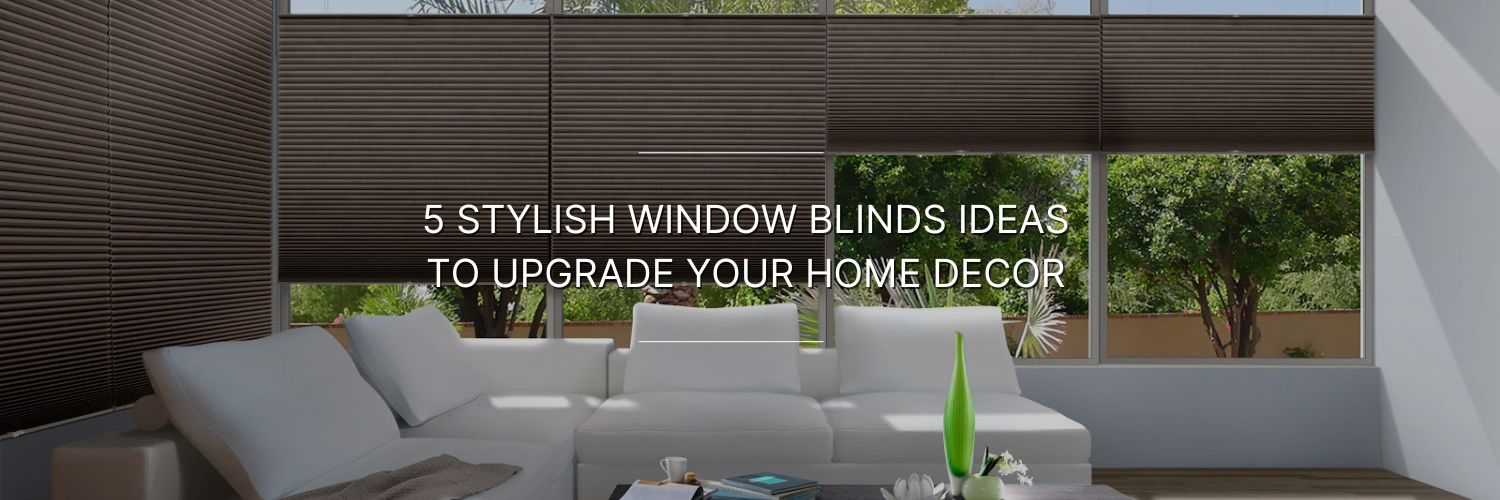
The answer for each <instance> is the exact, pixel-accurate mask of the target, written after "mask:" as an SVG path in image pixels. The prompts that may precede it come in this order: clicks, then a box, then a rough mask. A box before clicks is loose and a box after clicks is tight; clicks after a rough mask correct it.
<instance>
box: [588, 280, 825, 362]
mask: <svg viewBox="0 0 1500 500" xmlns="http://www.w3.org/2000/svg"><path fill="white" fill-rule="evenodd" d="M563 297H564V299H563V303H564V307H563V335H564V336H566V337H567V338H573V339H576V338H607V339H614V341H615V347H618V348H625V347H630V329H631V321H632V320H633V318H634V314H633V309H634V308H635V305H636V304H637V303H639V302H654V303H659V304H669V305H680V306H687V307H742V306H758V305H766V304H781V303H787V302H790V303H794V304H797V307H798V315H799V316H800V317H801V318H802V325H801V335H802V339H803V340H806V341H808V342H806V343H804V344H802V346H803V347H818V344H817V343H815V342H813V341H816V340H818V302H817V301H818V294H817V293H816V290H815V289H813V288H808V287H804V286H794V287H761V288H751V287H748V286H743V285H742V286H733V287H720V286H713V285H704V286H692V285H678V286H676V287H673V288H645V289H641V288H629V287H597V288H588V287H580V288H569V289H567V290H566V291H564V292H563Z"/></svg>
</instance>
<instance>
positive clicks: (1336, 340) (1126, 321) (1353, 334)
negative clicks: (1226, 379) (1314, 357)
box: [1108, 310, 1363, 358]
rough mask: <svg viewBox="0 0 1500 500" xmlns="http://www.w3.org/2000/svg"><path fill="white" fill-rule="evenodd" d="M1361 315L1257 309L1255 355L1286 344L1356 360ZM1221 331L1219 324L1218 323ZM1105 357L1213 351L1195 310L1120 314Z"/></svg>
mask: <svg viewBox="0 0 1500 500" xmlns="http://www.w3.org/2000/svg"><path fill="white" fill-rule="evenodd" d="M1359 318H1360V313H1359V311H1358V310H1353V311H1271V312H1263V313H1260V315H1259V317H1258V319H1259V321H1260V330H1261V339H1260V343H1259V344H1257V345H1256V353H1255V357H1257V358H1285V357H1286V354H1285V353H1283V352H1282V350H1283V349H1286V348H1288V347H1307V346H1308V345H1309V344H1310V345H1311V346H1312V350H1314V351H1317V352H1321V353H1323V354H1324V355H1325V356H1326V357H1329V358H1358V357H1360V345H1361V343H1362V342H1363V338H1362V337H1363V336H1362V335H1360V329H1359V321H1360V320H1359ZM1217 323H1218V328H1219V332H1221V335H1222V334H1223V332H1225V331H1226V330H1225V327H1224V323H1223V322H1222V321H1218V322H1217ZM1108 328H1109V356H1110V357H1113V358H1140V357H1145V358H1211V357H1214V350H1213V347H1211V344H1210V343H1209V340H1208V334H1207V333H1206V332H1205V330H1204V328H1203V320H1202V318H1201V317H1199V316H1198V315H1197V314H1196V313H1195V314H1123V315H1114V316H1110V317H1109V326H1108Z"/></svg>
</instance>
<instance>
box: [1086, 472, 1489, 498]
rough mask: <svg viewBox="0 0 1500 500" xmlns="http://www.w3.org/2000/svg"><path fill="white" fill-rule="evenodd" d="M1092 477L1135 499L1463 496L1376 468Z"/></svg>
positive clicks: (1127, 474)
mask: <svg viewBox="0 0 1500 500" xmlns="http://www.w3.org/2000/svg"><path fill="white" fill-rule="evenodd" d="M1094 483H1095V484H1107V485H1110V486H1112V487H1114V489H1116V490H1119V491H1120V492H1121V493H1124V494H1125V495H1127V496H1129V497H1131V498H1134V499H1135V500H1169V499H1170V500H1189V499H1191V500H1218V499H1223V500H1250V499H1262V498H1264V499H1275V500H1292V499H1309V500H1318V499H1328V500H1336V499H1362V498H1369V499H1379V500H1400V499H1410V500H1452V499H1463V498H1464V497H1461V496H1458V495H1455V494H1452V493H1448V492H1446V491H1443V490H1440V489H1437V488H1434V487H1432V486H1428V485H1426V484H1423V483H1420V482H1417V481H1415V480H1412V479H1409V478H1406V477H1403V476H1400V475H1397V474H1395V473H1392V472H1389V471H1385V470H1381V469H1094Z"/></svg>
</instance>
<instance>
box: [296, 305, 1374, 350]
mask: <svg viewBox="0 0 1500 500" xmlns="http://www.w3.org/2000/svg"><path fill="white" fill-rule="evenodd" d="M1359 321H1360V313H1359V311H1358V310H1352V311H1271V312H1263V313H1261V315H1260V322H1261V332H1262V333H1261V335H1262V337H1261V341H1260V345H1259V346H1258V349H1257V350H1258V352H1257V353H1256V357H1260V358H1284V357H1286V354H1285V353H1283V352H1282V349H1285V348H1287V347H1306V346H1308V345H1309V344H1311V346H1312V349H1313V350H1314V351H1317V352H1321V353H1323V354H1324V355H1325V356H1327V357H1329V358H1358V357H1359V356H1360V344H1361V342H1362V338H1361V337H1362V336H1361V335H1360V329H1359ZM318 326H322V327H323V328H324V329H327V330H328V332H329V333H332V334H333V336H334V338H337V339H338V340H339V342H340V343H343V344H344V346H345V347H348V346H349V340H348V336H347V335H346V334H345V333H344V326H343V325H318ZM1011 328H1015V327H1014V326H1012V327H1011ZM1219 328H1220V329H1221V330H1220V331H1223V330H1222V329H1223V328H1224V325H1223V323H1222V322H1221V323H1220V324H1219ZM515 331H516V332H519V333H520V334H522V335H524V334H525V333H526V332H527V331H529V325H526V324H521V325H517V326H516V329H515ZM563 331H564V334H565V335H567V337H568V338H603V339H614V341H615V346H616V347H621V348H624V347H629V346H630V322H629V321H599V322H572V323H566V324H564V326H563ZM1063 331H1065V332H1067V335H1066V336H1064V337H1063V343H1062V348H1061V349H1059V350H1058V352H1056V353H1054V354H1053V355H1052V356H1051V357H1052V358H1088V357H1089V346H1088V341H1089V335H1088V331H1089V324H1088V318H1087V317H1084V316H1069V317H1067V318H1066V319H1065V320H1064V325H1063ZM460 336H462V337H465V338H473V337H474V327H473V326H471V325H464V327H463V331H462V332H461V333H460ZM1109 355H1110V357H1115V358H1141V357H1145V358H1211V357H1213V356H1214V351H1213V349H1212V348H1211V347H1209V343H1208V335H1207V334H1205V333H1204V331H1203V322H1202V320H1201V319H1199V317H1198V315H1197V314H1120V315H1112V316H1110V317H1109Z"/></svg>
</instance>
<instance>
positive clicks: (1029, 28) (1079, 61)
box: [828, 16, 1099, 154]
mask: <svg viewBox="0 0 1500 500" xmlns="http://www.w3.org/2000/svg"><path fill="white" fill-rule="evenodd" d="M829 23H830V25H829V28H828V32H829V35H828V130H829V139H828V141H829V146H830V147H831V148H832V149H833V150H834V151H835V152H841V153H865V154H868V153H951V152H960V151H962V152H971V153H1001V152H1005V153H1013V152H1067V151H1080V152H1086V151H1093V150H1095V149H1097V148H1098V147H1099V19H1098V18H1095V17H1084V16H1005V17H952V16H843V17H834V18H831V19H830V20H829Z"/></svg>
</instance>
